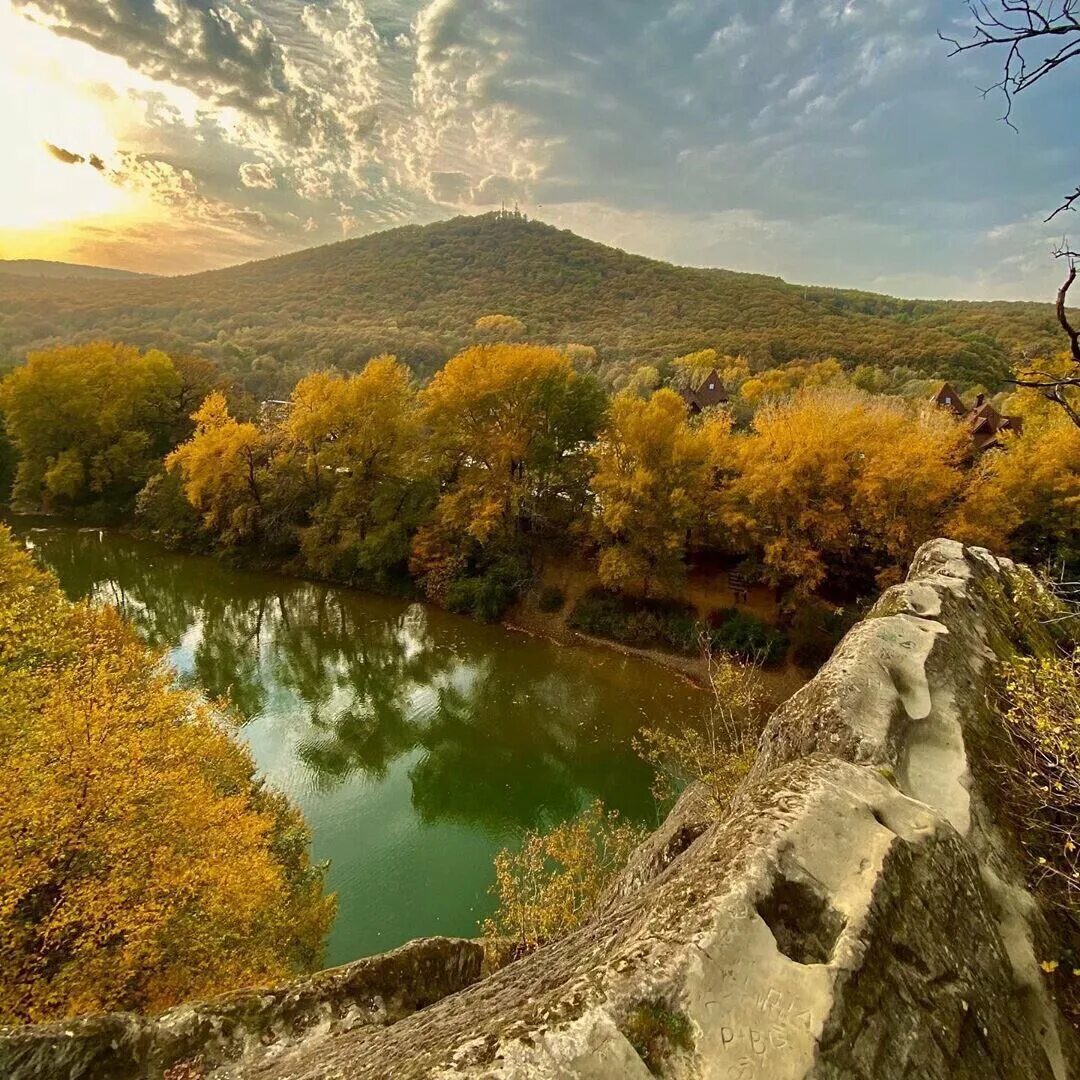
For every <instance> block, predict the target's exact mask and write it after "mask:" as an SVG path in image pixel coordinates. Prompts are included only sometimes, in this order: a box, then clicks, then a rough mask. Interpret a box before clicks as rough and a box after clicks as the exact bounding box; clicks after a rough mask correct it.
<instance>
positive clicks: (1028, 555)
mask: <svg viewBox="0 0 1080 1080" xmlns="http://www.w3.org/2000/svg"><path fill="white" fill-rule="evenodd" d="M1006 407H1007V409H1008V411H1010V412H1019V413H1020V415H1022V416H1023V418H1024V428H1023V432H1022V433H1021V434H1005V435H1004V436H1003V438H1002V443H1003V445H1002V446H1001V447H1000V448H998V449H994V450H991V451H989V452H988V453H986V454H983V455H982V457H981V458H980V459H979V461H978V463H977V465H976V467H975V470H974V473H973V475H972V477H971V481H970V484H969V487H968V490H967V493H966V495H965V498H964V501H963V503H962V504H961V505H960V506H959V507H958V509H957V510H956V513H955V514H954V515H953V517H952V519H951V520H950V522H949V524H948V526H947V528H948V532H949V535H950V536H955V537H956V539H958V540H962V541H964V542H965V543H969V544H982V545H985V546H986V547H989V548H991V549H992V550H994V551H1012V552H1013V553H1014V554H1016V555H1017V556H1018V557H1020V558H1023V559H1028V560H1032V561H1036V562H1038V561H1042V560H1043V559H1045V558H1048V557H1055V556H1062V555H1064V556H1066V557H1072V558H1075V557H1076V554H1077V553H1078V552H1080V429H1078V428H1077V427H1076V426H1075V425H1074V424H1073V423H1072V422H1071V421H1070V420H1069V418H1068V417H1067V416H1066V414H1065V413H1064V412H1063V411H1062V410H1061V409H1060V408H1059V407H1058V406H1056V405H1053V404H1052V403H1050V402H1047V401H1046V399H1045V398H1043V397H1042V395H1040V394H1038V393H1037V392H1035V391H1032V390H1022V391H1019V392H1018V393H1016V394H1014V395H1013V396H1012V398H1010V400H1009V401H1008V402H1007V404H1006Z"/></svg>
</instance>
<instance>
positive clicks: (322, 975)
mask: <svg viewBox="0 0 1080 1080" xmlns="http://www.w3.org/2000/svg"><path fill="white" fill-rule="evenodd" d="M482 962H483V949H482V948H481V947H480V946H479V945H477V944H476V943H475V942H472V941H462V940H459V939H454V938H426V939H424V940H421V941H412V942H409V944H407V945H404V946H402V947H401V948H400V949H395V950H394V951H393V952H390V953H384V954H383V955H381V956H373V957H369V958H367V959H364V960H358V961H356V962H355V963H352V964H346V965H345V966H344V967H339V968H331V969H329V970H327V971H320V972H318V974H316V975H312V976H311V977H310V978H306V979H298V980H296V981H295V982H293V983H290V984H289V985H287V986H284V987H279V988H277V989H271V990H250V991H242V992H239V993H234V994H227V995H224V996H222V997H219V998H214V999H213V1000H211V1001H207V1002H202V1003H199V1004H195V1005H182V1006H180V1007H178V1008H175V1009H170V1010H169V1011H168V1012H166V1013H163V1014H162V1015H160V1016H157V1017H143V1016H137V1015H134V1014H131V1013H112V1014H109V1015H105V1016H92V1017H86V1018H84V1019H79V1020H72V1021H68V1022H65V1023H58V1024H40V1025H36V1026H34V1027H28V1028H21V1029H15V1030H12V1031H8V1032H3V1031H0V1077H3V1080H53V1078H56V1080H61V1078H62V1080H137V1078H142V1077H152V1078H154V1080H158V1078H160V1077H162V1076H165V1077H168V1078H169V1080H201V1077H203V1076H205V1075H206V1074H207V1073H208V1072H214V1071H216V1070H218V1069H221V1070H222V1073H221V1075H227V1074H228V1072H230V1071H231V1070H232V1068H233V1067H234V1066H236V1065H237V1063H238V1062H240V1061H243V1060H250V1059H255V1058H270V1057H273V1056H274V1054H275V1053H278V1052H280V1051H281V1048H282V1047H283V1046H285V1045H288V1044H289V1043H290V1042H291V1041H294V1040H297V1039H302V1038H307V1039H311V1038H314V1037H316V1036H325V1035H329V1034H332V1033H336V1032H349V1031H356V1030H357V1029H358V1028H362V1027H378V1026H383V1025H386V1024H392V1023H394V1022H395V1021H397V1020H400V1019H401V1018H402V1017H405V1016H409V1015H410V1014H412V1013H414V1012H416V1011H417V1010H418V1009H422V1008H424V1007H425V1006H427V1005H430V1004H432V1003H433V1002H435V1001H438V1000H439V999H440V998H442V997H445V996H446V995H447V994H452V993H454V992H455V991H458V990H461V989H462V988H463V987H465V986H468V985H469V984H470V983H473V982H475V981H476V980H477V979H478V978H479V977H480V970H481V965H482Z"/></svg>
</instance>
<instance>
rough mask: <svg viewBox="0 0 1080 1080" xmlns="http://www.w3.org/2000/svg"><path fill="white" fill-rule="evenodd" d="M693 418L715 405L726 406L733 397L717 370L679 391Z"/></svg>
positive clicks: (714, 369)
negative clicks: (725, 387)
mask: <svg viewBox="0 0 1080 1080" xmlns="http://www.w3.org/2000/svg"><path fill="white" fill-rule="evenodd" d="M679 393H680V395H681V396H682V399H683V401H685V402H686V408H687V410H688V411H689V412H690V415H691V416H696V415H697V414H698V413H700V412H702V411H703V410H704V409H708V408H710V407H711V406H713V405H726V404H727V402H729V401H730V400H731V395H730V394H728V392H727V390H725V389H724V383H723V381H722V380H721V378H720V375H719V373H718V372H717V370H716V368H713V369H712V370H711V371H709V373H708V374H707V375H705V376H703V377H702V378H701V379H699V380H697V381H696V382H695V383H693V384H692V385H690V386H687V387H683V388H682V389H681V390H680V391H679Z"/></svg>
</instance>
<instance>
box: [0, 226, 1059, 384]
mask: <svg viewBox="0 0 1080 1080" xmlns="http://www.w3.org/2000/svg"><path fill="white" fill-rule="evenodd" d="M493 312H497V313H500V314H504V315H506V316H508V317H510V318H511V319H513V320H516V321H517V325H518V326H519V327H520V331H519V332H520V334H521V335H522V336H524V337H525V338H526V339H527V340H531V341H542V342H545V343H549V344H554V345H567V344H570V343H577V344H580V345H583V346H587V347H590V348H592V349H594V350H596V354H597V357H596V362H597V363H596V366H597V372H598V374H599V375H600V377H601V381H603V382H605V383H606V384H607V385H610V386H618V385H619V384H620V382H622V381H625V379H626V378H627V377H628V375H629V373H631V372H632V371H633V370H635V369H636V368H637V367H639V366H641V365H642V364H648V365H654V366H655V365H659V366H661V367H662V365H664V364H666V363H667V362H669V361H670V360H671V359H672V358H674V357H676V356H679V355H682V354H685V353H689V352H693V351H695V350H698V349H704V348H714V349H716V350H718V351H719V352H720V353H721V354H731V355H738V356H742V357H744V358H746V359H747V360H748V361H749V363H750V364H751V365H752V366H753V367H754V368H756V369H763V368H768V367H773V366H776V365H779V364H784V363H787V362H789V361H791V360H795V359H802V360H822V359H826V358H829V357H832V358H836V359H837V360H839V361H840V362H841V363H842V364H843V365H844V366H845V367H851V368H853V367H856V366H858V365H872V366H874V367H877V368H880V369H882V370H883V371H886V372H888V371H891V370H892V369H894V368H898V367H899V368H902V369H907V370H910V371H911V372H912V373H914V374H916V375H921V376H923V377H926V378H936V377H940V378H949V379H952V380H953V381H955V382H958V383H961V384H967V385H970V384H975V383H980V384H983V385H985V386H987V387H988V388H990V389H991V390H998V389H1000V388H1001V386H1002V383H1003V381H1004V380H1005V379H1006V378H1007V377H1008V374H1009V369H1010V366H1011V365H1012V364H1013V363H1014V362H1015V361H1016V359H1017V358H1018V357H1020V356H1021V355H1029V356H1039V355H1047V354H1049V353H1051V352H1052V351H1054V350H1055V349H1057V348H1060V341H1059V339H1058V334H1059V332H1060V331H1059V330H1058V328H1057V325H1056V322H1055V320H1054V312H1053V308H1052V307H1051V305H1049V304H1035V303H1004V302H989V303H966V302H960V301H929V300H898V299H894V298H891V297H888V296H880V295H876V294H874V293H866V292H856V291H850V290H842V289H829V288H820V287H813V286H802V285H792V284H788V283H787V282H785V281H782V280H781V279H780V278H776V277H767V276H763V275H758V274H742V273H733V272H731V271H727V270H702V269H692V268H686V267H677V266H672V265H670V264H668V263H664V262H658V261H656V260H653V259H647V258H644V257H642V256H639V255H631V254H628V253H626V252H624V251H619V250H616V249H614V248H610V247H606V246H604V245H602V244H598V243H594V242H592V241H590V240H586V239H583V238H581V237H579V236H576V235H574V234H573V233H571V232H568V231H565V230H558V229H555V228H552V227H551V226H548V225H545V224H543V223H541V222H538V221H527V220H525V219H524V218H523V217H521V216H516V215H513V214H498V213H497V214H487V215H483V216H480V217H461V218H455V219H453V220H451V221H445V222H440V223H437V224H433V225H427V226H407V227H405V228H400V229H394V230H391V231H388V232H381V233H376V234H373V235H370V236H366V237H363V238H361V239H358V240H347V241H343V242H341V243H338V244H331V245H328V246H324V247H318V248H312V249H310V250H306V251H300V252H296V253H294V254H291V255H283V256H280V257H278V258H273V259H266V260H263V261H260V262H253V263H248V264H245V265H242V266H234V267H229V268H227V269H224V270H215V271H210V272H207V273H202V274H195V275H191V276H186V277H172V278H155V277H134V278H127V279H125V278H122V277H121V278H109V279H75V278H72V279H56V278H42V277H27V276H24V275H16V274H12V273H10V272H5V270H4V268H3V266H2V264H0V363H4V364H6V365H7V366H11V365H13V364H15V363H17V362H19V361H21V360H23V359H24V358H25V356H26V355H27V353H28V352H30V351H32V350H34V349H41V348H47V347H51V346H54V345H57V344H61V343H78V342H87V341H94V340H101V339H107V340H117V341H124V342H126V343H128V344H131V345H135V346H138V347H139V348H144V349H145V348H155V349H162V350H165V351H167V352H169V353H171V354H174V355H176V354H195V355H198V356H202V357H205V358H208V359H211V360H214V361H215V362H216V363H217V364H218V365H219V366H220V367H221V369H222V370H223V371H224V372H225V373H226V374H228V375H229V376H230V377H231V378H233V379H234V380H235V381H236V382H237V383H238V384H239V385H241V386H243V387H244V388H245V389H247V390H248V391H250V392H251V393H253V394H255V395H257V396H261V397H285V396H287V395H288V393H289V391H290V390H291V389H292V387H293V386H294V385H295V383H296V382H297V381H298V379H299V378H301V377H302V376H303V375H305V374H307V373H309V372H311V371H318V370H322V369H325V368H328V367H337V368H339V369H341V370H343V371H358V370H360V368H362V367H363V365H364V363H366V362H367V361H368V360H369V359H371V358H372V357H374V356H377V355H380V354H383V353H393V354H394V355H395V356H397V357H398V358H399V359H401V361H402V362H403V363H405V364H407V365H408V366H409V368H410V369H411V370H412V371H413V372H414V373H415V374H416V375H417V376H419V377H420V378H421V379H426V378H428V377H430V376H431V375H432V374H433V373H434V372H435V371H436V370H437V369H438V368H440V367H441V366H442V365H443V364H444V363H445V362H446V361H447V360H448V359H449V358H450V357H451V356H453V355H454V354H455V353H457V352H458V351H460V350H461V349H462V348H464V347H465V346H467V345H469V344H472V343H474V342H475V341H476V340H477V334H478V329H477V325H476V324H477V320H482V319H483V318H484V317H485V316H488V315H490V314H491V313H493ZM479 332H480V333H482V332H483V328H481V330H480V331H479Z"/></svg>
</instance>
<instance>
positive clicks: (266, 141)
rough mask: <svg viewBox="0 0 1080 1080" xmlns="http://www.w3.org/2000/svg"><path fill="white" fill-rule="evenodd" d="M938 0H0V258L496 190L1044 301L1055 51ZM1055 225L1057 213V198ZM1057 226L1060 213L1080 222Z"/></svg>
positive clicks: (191, 235) (104, 257) (768, 260)
mask: <svg viewBox="0 0 1080 1080" xmlns="http://www.w3.org/2000/svg"><path fill="white" fill-rule="evenodd" d="M970 18H971V16H970V13H969V11H968V8H967V6H966V4H965V3H964V2H963V0H925V2H924V0H325V2H319V3H307V2H302V0H0V101H2V102H3V110H2V111H0V147H2V148H3V158H4V166H5V167H4V168H3V169H2V170H0V257H3V258H43V259H60V260H64V261H70V262H84V263H91V264H95V265H102V266H115V267H122V268H127V269H133V270H142V271H149V272H154V273H167V274H174V273H189V272H193V271H197V270H204V269H210V268H213V267H217V266H224V265H228V264H231V263H236V262H242V261H246V260H249V259H256V258H263V257H266V256H270V255H274V254H278V253H281V252H283V251H291V250H296V249H298V248H303V247H310V246H312V245H315V244H321V243H328V242H331V241H335V240H340V239H343V238H347V237H355V236H361V235H364V234H365V233H369V232H372V231H375V230H380V229H385V228H390V227H394V226H397V225H403V224H412V223H420V224H423V223H426V222H430V221H435V220H438V219H442V218H447V217H452V216H454V215H456V214H475V213H483V212H486V211H489V210H492V209H498V208H499V206H500V205H502V204H503V203H504V202H505V203H507V204H508V205H512V204H514V203H518V204H520V206H521V208H522V209H523V210H524V211H526V212H527V213H529V214H530V216H535V217H539V218H541V219H542V220H544V221H547V222H550V223H552V224H554V225H558V226H560V227H563V228H570V229H573V230H574V231H575V232H578V233H580V234H582V235H584V236H588V237H591V238H593V239H596V240H600V241H603V242H605V243H609V244H615V245H617V246H619V247H623V248H625V249H627V250H630V251H635V252H639V253H642V254H645V255H650V256H653V257H656V258H662V259H668V260H671V261H673V262H678V263H683V264H687V265H695V266H724V267H729V268H731V269H736V270H748V271H756V272H763V273H770V274H779V275H780V276H782V277H784V278H786V279H787V280H789V281H798V282H808V283H815V284H827V285H841V286H848V287H855V288H862V289H867V290H872V291H875V292H887V293H892V294H894V295H900V296H920V297H957V298H963V299H996V298H1003V299H1049V298H1051V297H1052V295H1053V293H1054V290H1055V289H1056V287H1057V285H1058V284H1059V279H1060V277H1061V267H1060V265H1055V263H1054V260H1053V259H1052V257H1051V255H1050V252H1051V249H1052V248H1053V246H1054V243H1055V241H1060V239H1061V236H1062V229H1063V228H1064V227H1066V226H1068V225H1070V224H1072V222H1070V221H1067V220H1063V218H1064V217H1067V216H1068V215H1061V216H1059V218H1058V219H1057V220H1056V221H1055V222H1054V223H1051V224H1049V225H1047V224H1044V223H1043V220H1042V219H1043V218H1044V217H1045V216H1046V214H1047V213H1048V212H1049V211H1050V210H1051V209H1053V208H1054V207H1055V206H1057V205H1058V203H1059V202H1060V201H1061V198H1062V196H1064V195H1065V194H1066V193H1067V192H1068V191H1070V190H1072V189H1073V188H1074V187H1075V185H1076V183H1077V182H1078V180H1080V142H1078V140H1077V139H1076V130H1077V102H1080V63H1078V64H1076V65H1074V68H1073V69H1072V70H1070V69H1068V68H1064V69H1062V70H1061V71H1060V72H1058V73H1055V75H1054V76H1053V77H1052V78H1051V79H1049V80H1047V81H1046V82H1045V83H1044V84H1041V85H1037V86H1036V87H1035V88H1034V89H1032V90H1030V91H1028V92H1026V93H1025V94H1023V95H1021V97H1020V98H1019V99H1018V100H1017V103H1016V107H1015V109H1014V112H1013V117H1012V118H1013V121H1014V123H1015V124H1016V127H1017V129H1018V130H1015V131H1014V130H1012V129H1010V128H1009V127H1008V126H1007V125H1005V124H1003V123H1001V122H1000V121H999V117H1000V115H1001V113H1002V109H1003V102H1002V101H1001V100H1000V97H999V96H997V95H990V96H989V97H984V96H983V95H982V94H981V93H980V90H979V88H980V87H984V86H987V85H989V84H991V83H993V82H994V80H995V78H996V77H997V75H998V67H999V65H1000V62H1001V58H1000V57H996V58H995V57H993V56H991V55H990V54H989V53H987V52H983V53H978V54H975V53H968V54H964V55H963V56H960V57H956V58H953V59H949V58H948V51H949V50H948V47H947V46H946V45H945V44H943V42H942V41H940V40H939V38H938V36H937V32H938V30H941V31H943V32H945V33H946V34H958V35H960V36H967V35H969V34H970ZM1074 220H1075V219H1074ZM1077 231H1080V230H1077Z"/></svg>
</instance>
